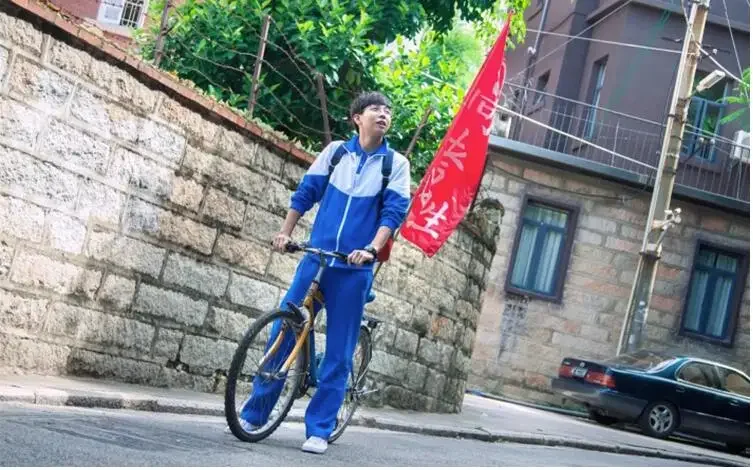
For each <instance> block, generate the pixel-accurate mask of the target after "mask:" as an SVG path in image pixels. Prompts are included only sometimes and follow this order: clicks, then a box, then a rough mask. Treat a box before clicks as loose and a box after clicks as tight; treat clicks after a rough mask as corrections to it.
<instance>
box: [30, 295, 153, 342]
mask: <svg viewBox="0 0 753 470" xmlns="http://www.w3.org/2000/svg"><path fill="white" fill-rule="evenodd" d="M44 331H45V333H46V334H48V335H52V336H64V337H68V338H72V339H75V340H76V341H82V342H85V343H94V344H101V345H105V346H110V347H115V348H118V349H125V350H127V351H129V352H135V353H138V354H148V353H149V350H150V349H151V347H152V339H153V338H154V327H153V326H151V325H147V324H146V323H141V322H139V321H136V320H131V319H127V318H123V317H116V316H113V315H107V314H105V313H102V312H97V311H95V310H89V309H86V308H81V307H74V306H72V305H68V304H64V303H55V304H53V305H52V306H51V307H50V311H49V312H48V313H47V318H46V320H45V326H44Z"/></svg>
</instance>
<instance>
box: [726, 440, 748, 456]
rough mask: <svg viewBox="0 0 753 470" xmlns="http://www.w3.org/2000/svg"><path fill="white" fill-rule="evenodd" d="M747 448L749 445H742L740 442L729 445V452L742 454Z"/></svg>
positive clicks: (729, 443)
mask: <svg viewBox="0 0 753 470" xmlns="http://www.w3.org/2000/svg"><path fill="white" fill-rule="evenodd" d="M747 448H748V445H747V444H740V443H739V442H728V443H727V451H729V452H730V453H731V454H742V453H744V452H745V450H746V449H747Z"/></svg>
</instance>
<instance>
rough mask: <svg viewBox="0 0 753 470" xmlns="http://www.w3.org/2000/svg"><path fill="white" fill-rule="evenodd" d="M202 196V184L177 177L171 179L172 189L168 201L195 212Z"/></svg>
mask: <svg viewBox="0 0 753 470" xmlns="http://www.w3.org/2000/svg"><path fill="white" fill-rule="evenodd" d="M202 197H204V186H202V185H200V184H198V183H196V182H195V181H193V180H187V179H184V178H179V177H176V178H174V179H173V190H172V193H170V202H172V203H174V204H178V205H179V206H183V207H185V208H186V209H189V210H191V211H194V212H197V211H198V210H199V205H200V204H201V198H202Z"/></svg>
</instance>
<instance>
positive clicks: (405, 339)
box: [394, 329, 418, 354]
mask: <svg viewBox="0 0 753 470" xmlns="http://www.w3.org/2000/svg"><path fill="white" fill-rule="evenodd" d="M394 344H395V349H397V350H398V351H402V352H404V353H408V354H415V353H416V350H417V348H418V335H417V334H415V333H411V332H409V331H405V330H401V329H398V330H397V335H396V336H395V343H394Z"/></svg>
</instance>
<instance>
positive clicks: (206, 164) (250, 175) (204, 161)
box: [183, 146, 266, 200]
mask: <svg viewBox="0 0 753 470" xmlns="http://www.w3.org/2000/svg"><path fill="white" fill-rule="evenodd" d="M183 165H184V166H186V167H188V168H190V169H192V170H194V171H196V172H199V173H201V174H203V175H206V176H208V177H209V178H211V179H212V180H213V181H214V182H215V183H216V184H218V185H219V186H221V187H226V188H230V189H232V190H235V191H238V192H240V193H241V194H243V195H244V196H245V197H246V198H247V199H256V200H262V199H264V197H265V194H264V188H265V186H266V181H265V179H264V177H263V176H262V175H260V174H258V173H254V172H253V171H251V170H249V169H248V168H244V167H242V166H240V165H238V164H237V163H233V162H229V161H227V160H225V159H223V158H221V157H218V156H215V155H211V154H208V153H204V152H202V151H200V150H197V149H195V148H192V147H190V146H189V147H188V149H187V150H186V158H185V161H184V162H183Z"/></svg>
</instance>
